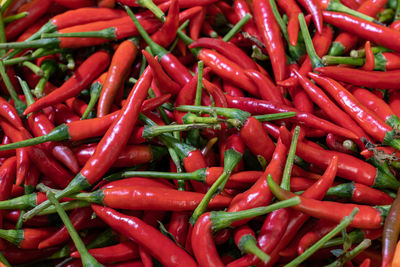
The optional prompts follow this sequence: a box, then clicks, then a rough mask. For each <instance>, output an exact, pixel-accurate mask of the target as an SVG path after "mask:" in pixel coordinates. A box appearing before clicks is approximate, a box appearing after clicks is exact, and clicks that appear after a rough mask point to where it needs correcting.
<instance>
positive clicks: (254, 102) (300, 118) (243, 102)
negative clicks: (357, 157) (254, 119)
mask: <svg viewBox="0 0 400 267" xmlns="http://www.w3.org/2000/svg"><path fill="white" fill-rule="evenodd" d="M226 100H227V101H228V106H229V107H231V108H239V109H242V110H245V111H248V112H250V113H252V114H268V113H279V112H296V116H295V117H293V121H295V122H296V123H301V124H304V125H305V126H308V127H310V128H316V129H320V130H323V131H325V132H331V133H334V134H337V135H339V136H343V137H347V138H350V139H357V137H356V135H355V134H354V133H353V132H350V131H349V130H347V129H344V128H341V127H338V126H337V125H334V124H332V123H330V122H328V121H326V120H323V119H320V118H317V117H316V116H314V115H312V114H309V113H305V112H300V111H298V110H296V109H294V108H291V107H288V106H285V105H278V104H275V103H274V102H271V101H265V100H259V99H252V98H248V97H246V98H245V97H231V96H228V95H226ZM288 120H289V121H291V120H292V119H290V118H289V119H288Z"/></svg>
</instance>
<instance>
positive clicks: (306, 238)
mask: <svg viewBox="0 0 400 267" xmlns="http://www.w3.org/2000/svg"><path fill="white" fill-rule="evenodd" d="M335 226H336V223H334V222H331V221H324V220H319V221H318V222H317V224H316V225H315V226H314V227H313V229H311V230H310V231H309V232H307V233H306V234H304V235H303V237H302V238H301V239H300V240H299V243H298V245H297V253H298V254H299V255H300V254H303V252H304V251H305V250H306V249H308V248H309V247H310V246H311V245H313V244H314V243H315V242H317V241H318V240H319V239H321V238H322V237H323V236H324V235H326V234H327V233H329V232H330V231H331V230H332V229H333V228H335Z"/></svg>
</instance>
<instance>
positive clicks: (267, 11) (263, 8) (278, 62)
mask: <svg viewBox="0 0 400 267" xmlns="http://www.w3.org/2000/svg"><path fill="white" fill-rule="evenodd" d="M252 8H253V14H254V21H255V23H256V25H257V29H258V31H259V33H260V35H261V36H262V39H263V42H264V44H265V47H266V49H267V51H268V55H269V57H270V59H271V63H272V68H273V70H274V76H275V80H276V81H283V80H284V79H286V76H287V66H286V55H285V48H284V45H283V41H282V38H281V33H280V30H279V26H278V23H277V22H276V20H275V17H274V14H273V13H272V9H271V6H270V4H269V2H268V1H266V0H255V1H253V2H252Z"/></svg>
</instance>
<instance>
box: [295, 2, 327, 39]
mask: <svg viewBox="0 0 400 267" xmlns="http://www.w3.org/2000/svg"><path fill="white" fill-rule="evenodd" d="M297 2H299V3H300V5H302V6H303V7H304V8H305V9H306V10H307V11H308V13H310V14H311V17H312V19H313V21H314V25H315V27H316V28H317V31H318V32H319V33H322V31H323V29H322V27H323V22H322V19H323V17H322V14H321V12H322V9H321V6H320V5H319V3H318V2H317V1H316V0H297Z"/></svg>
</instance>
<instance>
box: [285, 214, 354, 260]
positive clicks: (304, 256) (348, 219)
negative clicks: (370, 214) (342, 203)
mask: <svg viewBox="0 0 400 267" xmlns="http://www.w3.org/2000/svg"><path fill="white" fill-rule="evenodd" d="M358 211H359V209H358V208H354V209H353V211H352V212H351V213H350V214H349V215H348V216H345V217H344V218H343V219H342V220H341V221H340V223H339V224H338V225H337V226H336V227H335V228H334V229H332V230H331V231H330V232H329V233H327V234H326V235H325V236H324V237H322V238H321V239H320V240H318V241H317V242H316V243H314V245H312V246H311V247H309V248H308V249H307V250H306V251H304V253H303V254H301V255H299V256H298V257H297V258H295V259H294V260H292V261H291V262H289V263H288V264H286V265H285V267H295V266H298V265H300V264H301V263H302V262H303V261H305V260H306V259H308V258H309V257H310V256H311V255H312V254H314V253H315V252H316V251H317V250H318V249H320V248H321V247H322V246H323V245H324V244H325V243H326V242H327V241H328V240H330V239H332V238H333V237H334V236H336V235H337V234H338V233H340V232H341V231H342V230H343V229H346V227H347V226H349V225H350V223H351V222H352V221H353V219H354V216H356V214H357V213H358Z"/></svg>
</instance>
